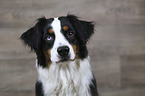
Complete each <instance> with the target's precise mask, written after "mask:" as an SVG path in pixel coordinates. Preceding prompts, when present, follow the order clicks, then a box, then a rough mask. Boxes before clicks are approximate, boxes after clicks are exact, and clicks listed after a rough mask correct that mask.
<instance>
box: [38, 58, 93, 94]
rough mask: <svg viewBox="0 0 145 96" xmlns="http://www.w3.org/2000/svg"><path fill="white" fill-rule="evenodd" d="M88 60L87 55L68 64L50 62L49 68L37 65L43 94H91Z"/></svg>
mask: <svg viewBox="0 0 145 96" xmlns="http://www.w3.org/2000/svg"><path fill="white" fill-rule="evenodd" d="M89 61H90V60H89V57H88V58H86V59H84V60H75V61H71V62H69V63H68V64H51V66H50V67H49V69H48V68H42V67H40V66H37V70H38V74H39V77H38V80H39V81H41V82H42V86H43V91H44V94H45V96H91V95H90V89H89V84H90V83H91V79H92V78H93V75H92V72H91V67H90V63H89Z"/></svg>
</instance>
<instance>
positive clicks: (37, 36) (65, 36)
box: [21, 15, 94, 67]
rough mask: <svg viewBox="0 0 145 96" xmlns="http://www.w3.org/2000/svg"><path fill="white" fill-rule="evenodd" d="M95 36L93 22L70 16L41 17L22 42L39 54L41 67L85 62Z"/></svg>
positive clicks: (26, 33)
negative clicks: (88, 46) (80, 60)
mask: <svg viewBox="0 0 145 96" xmlns="http://www.w3.org/2000/svg"><path fill="white" fill-rule="evenodd" d="M93 33H94V25H93V24H92V22H87V21H82V20H79V19H78V18H77V17H76V16H74V15H67V16H62V17H58V18H49V19H46V18H45V17H43V18H39V19H38V22H37V23H36V25H35V26H34V27H32V28H30V29H29V30H28V31H26V32H25V33H23V34H22V36H21V39H22V40H23V41H24V42H25V43H26V44H27V45H28V46H30V47H31V49H32V50H34V51H35V52H36V54H37V58H38V62H39V64H40V65H42V66H43V67H45V66H48V65H50V64H51V63H55V64H57V63H58V64H59V63H61V62H66V61H73V60H75V59H78V58H79V59H84V58H85V57H86V56H87V55H88V51H87V48H86V43H87V41H88V40H89V38H90V36H91V35H92V34H93Z"/></svg>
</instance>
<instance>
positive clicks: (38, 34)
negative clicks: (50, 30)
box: [20, 17, 46, 51]
mask: <svg viewBox="0 0 145 96" xmlns="http://www.w3.org/2000/svg"><path fill="white" fill-rule="evenodd" d="M45 23H46V18H45V17H42V18H39V19H38V22H37V23H36V25H35V26H34V27H32V28H30V29H28V30H27V31H26V32H24V33H23V34H22V35H21V37H20V39H22V40H23V41H24V43H25V44H26V45H28V46H29V47H31V49H32V50H35V51H37V50H38V49H39V47H40V46H41V40H42V35H43V27H44V25H45Z"/></svg>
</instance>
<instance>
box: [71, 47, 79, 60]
mask: <svg viewBox="0 0 145 96" xmlns="http://www.w3.org/2000/svg"><path fill="white" fill-rule="evenodd" d="M71 46H72V47H73V50H74V53H75V58H76V59H77V58H78V55H77V52H78V47H77V46H76V45H73V44H71Z"/></svg>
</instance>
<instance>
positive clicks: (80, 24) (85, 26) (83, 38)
mask: <svg viewBox="0 0 145 96" xmlns="http://www.w3.org/2000/svg"><path fill="white" fill-rule="evenodd" d="M67 18H68V19H69V21H70V22H71V24H72V26H73V27H74V29H75V31H76V33H77V38H78V39H79V40H78V41H79V48H80V49H81V50H79V57H80V58H82V59H83V58H85V57H86V56H88V51H87V47H86V43H87V42H88V40H89V38H90V37H91V36H92V34H93V33H94V24H93V22H87V21H82V20H79V19H78V18H77V17H76V16H74V15H67Z"/></svg>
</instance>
